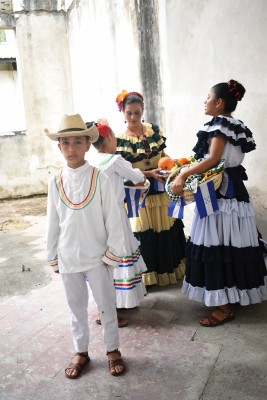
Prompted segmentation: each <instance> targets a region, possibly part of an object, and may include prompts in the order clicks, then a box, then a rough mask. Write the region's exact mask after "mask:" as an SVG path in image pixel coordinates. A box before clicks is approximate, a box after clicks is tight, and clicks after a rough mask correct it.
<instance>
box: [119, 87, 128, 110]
mask: <svg viewBox="0 0 267 400" xmlns="http://www.w3.org/2000/svg"><path fill="white" fill-rule="evenodd" d="M127 95H128V92H127V90H123V91H122V92H121V93H120V94H118V96H117V97H116V103H117V105H118V108H119V111H121V110H122V102H123V100H124V99H125V97H126V96H127Z"/></svg>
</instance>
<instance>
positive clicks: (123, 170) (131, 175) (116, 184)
mask: <svg viewBox="0 0 267 400" xmlns="http://www.w3.org/2000/svg"><path fill="white" fill-rule="evenodd" d="M97 168H99V169H101V170H102V171H104V172H105V174H106V175H107V176H108V177H109V181H110V183H111V186H112V187H113V189H114V191H115V195H116V197H117V200H118V203H119V205H120V206H121V207H122V206H123V204H124V198H125V191H124V183H123V178H125V179H128V180H130V181H132V182H133V183H135V184H136V183H139V182H144V180H145V176H144V174H143V173H142V172H141V171H140V169H138V168H133V167H132V164H131V163H130V162H129V161H126V160H125V159H124V158H122V156H121V155H119V154H107V153H98V158H97Z"/></svg>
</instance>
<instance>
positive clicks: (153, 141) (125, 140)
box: [116, 124, 166, 163]
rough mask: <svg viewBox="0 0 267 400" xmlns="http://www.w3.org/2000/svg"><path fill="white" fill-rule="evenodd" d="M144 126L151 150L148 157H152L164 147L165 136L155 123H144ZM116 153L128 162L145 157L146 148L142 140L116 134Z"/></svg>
mask: <svg viewBox="0 0 267 400" xmlns="http://www.w3.org/2000/svg"><path fill="white" fill-rule="evenodd" d="M145 126H146V134H145V136H146V138H145V139H146V141H147V143H148V145H149V147H150V150H151V153H150V155H149V157H148V158H153V157H155V156H156V155H157V154H158V153H159V151H161V150H163V149H165V147H166V144H165V142H166V138H165V137H164V136H163V135H162V132H161V131H160V129H159V127H158V126H157V125H153V124H145ZM116 154H120V155H121V156H122V157H123V158H124V159H125V160H127V161H129V162H130V163H134V162H138V161H142V160H144V159H146V158H147V155H146V149H145V146H144V143H143V142H142V140H139V139H138V138H136V137H130V136H127V135H125V134H122V135H118V136H117V151H116Z"/></svg>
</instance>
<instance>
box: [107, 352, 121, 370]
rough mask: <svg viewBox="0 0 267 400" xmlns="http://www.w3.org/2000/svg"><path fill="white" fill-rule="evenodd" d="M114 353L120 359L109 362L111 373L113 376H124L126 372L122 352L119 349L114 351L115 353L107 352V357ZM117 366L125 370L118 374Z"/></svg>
mask: <svg viewBox="0 0 267 400" xmlns="http://www.w3.org/2000/svg"><path fill="white" fill-rule="evenodd" d="M112 353H116V354H118V355H119V357H118V358H117V359H115V360H110V359H109V360H108V367H109V372H110V373H111V375H113V376H119V375H122V374H124V372H125V364H124V362H123V361H122V358H121V352H120V351H119V350H118V349H116V350H113V351H107V356H109V354H112ZM117 366H121V367H123V369H122V370H121V371H119V372H117V371H116V369H115V367H117Z"/></svg>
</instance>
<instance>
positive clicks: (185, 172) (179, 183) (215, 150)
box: [171, 136, 226, 196]
mask: <svg viewBox="0 0 267 400" xmlns="http://www.w3.org/2000/svg"><path fill="white" fill-rule="evenodd" d="M225 143H226V139H225V138H224V137H223V136H215V137H213V138H212V139H211V144H210V148H209V156H208V157H207V158H205V160H203V161H201V162H200V163H196V164H194V165H192V166H190V167H185V168H182V170H181V172H180V173H179V175H178V176H177V177H176V178H175V179H174V181H173V182H172V185H171V191H172V192H173V193H174V194H177V195H178V196H182V194H183V187H184V183H185V180H186V179H187V178H188V176H189V175H192V174H202V173H204V172H207V171H208V170H209V169H211V168H213V167H214V166H215V165H217V164H218V163H219V162H220V160H221V157H222V154H223V150H224V147H225Z"/></svg>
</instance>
